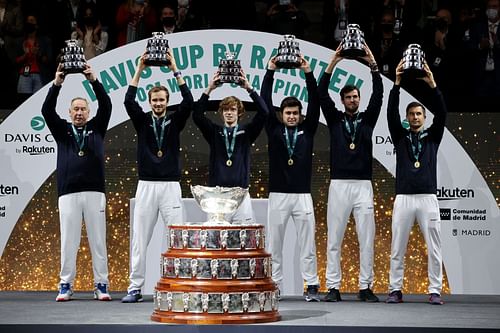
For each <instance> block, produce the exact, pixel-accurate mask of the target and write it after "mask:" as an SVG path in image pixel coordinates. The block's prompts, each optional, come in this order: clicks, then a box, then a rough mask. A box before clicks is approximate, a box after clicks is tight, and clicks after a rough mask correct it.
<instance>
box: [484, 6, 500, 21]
mask: <svg viewBox="0 0 500 333" xmlns="http://www.w3.org/2000/svg"><path fill="white" fill-rule="evenodd" d="M486 16H487V17H488V19H489V20H491V21H493V20H494V19H496V18H497V17H498V10H496V9H494V8H489V9H486Z"/></svg>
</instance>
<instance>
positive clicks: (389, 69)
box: [370, 10, 406, 80]
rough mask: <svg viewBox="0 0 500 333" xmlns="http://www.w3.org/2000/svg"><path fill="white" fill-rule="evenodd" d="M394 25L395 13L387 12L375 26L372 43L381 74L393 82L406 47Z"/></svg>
mask: <svg viewBox="0 0 500 333" xmlns="http://www.w3.org/2000/svg"><path fill="white" fill-rule="evenodd" d="M394 23H395V17H394V12H393V11H391V10H386V11H385V12H384V13H383V14H382V17H381V18H380V22H379V23H378V24H377V25H376V26H375V31H374V33H373V40H372V41H371V42H370V45H372V47H373V55H374V56H375V59H376V61H377V64H378V67H379V69H380V72H381V73H382V74H383V75H385V76H386V77H388V78H389V79H391V80H394V78H395V76H394V73H395V72H396V66H397V65H398V63H399V61H400V60H401V56H402V54H403V51H404V48H405V47H406V45H405V44H404V43H403V42H402V40H401V35H396V34H395V33H394Z"/></svg>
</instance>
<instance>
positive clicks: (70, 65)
mask: <svg viewBox="0 0 500 333" xmlns="http://www.w3.org/2000/svg"><path fill="white" fill-rule="evenodd" d="M62 53H63V54H62V57H61V64H62V70H63V72H64V74H73V73H83V71H84V70H85V66H86V64H87V61H86V60H85V55H84V54H83V47H81V46H78V42H77V41H76V40H75V39H70V40H67V41H66V47H63V49H62Z"/></svg>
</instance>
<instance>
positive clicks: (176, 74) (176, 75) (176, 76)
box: [174, 71, 182, 79]
mask: <svg viewBox="0 0 500 333" xmlns="http://www.w3.org/2000/svg"><path fill="white" fill-rule="evenodd" d="M181 76H182V72H181V71H178V72H174V77H175V78H176V79H178V78H180V77H181Z"/></svg>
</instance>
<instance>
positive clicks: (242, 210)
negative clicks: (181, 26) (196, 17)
mask: <svg viewBox="0 0 500 333" xmlns="http://www.w3.org/2000/svg"><path fill="white" fill-rule="evenodd" d="M218 80H219V77H218V74H217V73H216V74H215V75H214V78H213V79H212V80H211V81H210V82H209V85H208V88H207V89H206V90H205V92H204V93H203V94H202V95H201V97H200V99H199V100H198V102H197V104H196V106H195V110H194V112H193V120H194V123H195V124H196V125H197V126H198V128H199V129H200V131H201V133H202V134H203V137H204V138H205V140H207V142H208V144H209V146H210V157H209V159H210V160H209V176H208V178H209V179H208V185H209V186H223V187H242V188H248V185H249V181H250V179H249V178H250V148H251V145H252V143H253V142H255V140H256V139H257V137H258V136H259V133H260V132H261V130H262V128H263V127H264V123H265V121H266V118H267V115H268V113H269V111H268V109H267V106H266V104H265V103H264V101H263V100H262V98H261V97H260V96H259V95H258V94H257V93H256V92H255V90H254V89H253V88H252V86H251V85H250V83H249V82H248V80H247V78H246V77H245V76H244V75H243V74H242V81H241V82H242V83H241V87H242V88H243V89H245V90H246V91H247V92H248V93H249V94H250V98H251V99H252V100H253V102H254V104H255V106H256V107H257V113H256V114H255V116H254V117H253V119H252V120H251V121H250V123H248V124H240V123H239V119H240V118H241V116H242V115H243V114H244V112H245V109H244V106H243V103H242V102H241V101H240V100H239V99H238V98H236V97H234V96H229V97H226V98H224V99H223V100H222V101H221V102H220V104H219V110H218V111H219V113H220V114H221V116H222V120H223V122H224V125H223V126H220V125H217V124H215V123H214V122H212V121H211V120H210V119H208V118H207V117H206V116H205V111H206V109H207V105H208V100H209V98H210V97H209V96H210V93H211V92H212V91H213V90H214V89H216V88H217V82H218ZM226 219H227V220H229V221H235V222H236V221H238V222H245V223H249V222H252V221H254V220H255V218H254V215H253V210H252V205H251V201H250V195H247V196H246V197H245V199H243V202H242V203H241V205H240V207H239V208H238V210H237V211H236V212H235V213H233V214H230V216H226Z"/></svg>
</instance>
